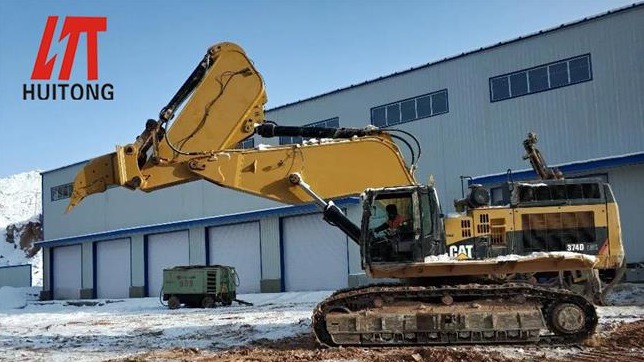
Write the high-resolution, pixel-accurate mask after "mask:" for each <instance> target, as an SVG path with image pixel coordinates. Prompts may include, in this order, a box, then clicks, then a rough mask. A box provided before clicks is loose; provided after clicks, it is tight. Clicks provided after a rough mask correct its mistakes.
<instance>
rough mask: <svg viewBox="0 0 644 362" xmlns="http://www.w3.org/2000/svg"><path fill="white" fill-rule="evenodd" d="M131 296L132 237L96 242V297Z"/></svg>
mask: <svg viewBox="0 0 644 362" xmlns="http://www.w3.org/2000/svg"><path fill="white" fill-rule="evenodd" d="M129 296H130V239H129V238H128V239H118V240H109V241H101V242H100V243H96V297H97V298H128V297H129Z"/></svg>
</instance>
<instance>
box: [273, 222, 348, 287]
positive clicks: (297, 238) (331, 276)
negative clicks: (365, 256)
mask: <svg viewBox="0 0 644 362" xmlns="http://www.w3.org/2000/svg"><path fill="white" fill-rule="evenodd" d="M282 228H283V229H282V232H283V240H282V242H283V249H284V271H283V275H284V285H285V288H286V291H289V292H290V291H306V290H336V289H340V288H346V287H347V286H348V276H349V271H348V268H349V267H348V256H347V236H346V235H345V234H344V233H343V232H341V231H340V230H338V229H337V228H335V227H333V226H331V225H329V224H327V223H326V222H325V221H324V220H322V215H321V214H314V215H304V216H296V217H288V218H284V219H282Z"/></svg>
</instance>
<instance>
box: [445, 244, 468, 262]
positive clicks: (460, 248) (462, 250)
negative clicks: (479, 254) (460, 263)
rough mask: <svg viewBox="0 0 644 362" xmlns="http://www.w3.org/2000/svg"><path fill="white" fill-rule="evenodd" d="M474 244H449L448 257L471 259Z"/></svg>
mask: <svg viewBox="0 0 644 362" xmlns="http://www.w3.org/2000/svg"><path fill="white" fill-rule="evenodd" d="M473 248H474V245H451V246H450V247H449V257H450V258H452V259H457V260H464V259H472V249H473Z"/></svg>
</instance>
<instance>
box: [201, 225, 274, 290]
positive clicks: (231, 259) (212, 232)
mask: <svg viewBox="0 0 644 362" xmlns="http://www.w3.org/2000/svg"><path fill="white" fill-rule="evenodd" d="M208 238H209V239H208V240H209V242H210V252H209V262H210V265H229V266H233V267H235V271H237V275H239V287H238V288H237V292H238V293H259V292H260V281H261V279H262V264H261V253H260V241H259V240H260V239H259V222H250V223H244V224H237V225H227V226H218V227H212V228H210V229H208Z"/></svg>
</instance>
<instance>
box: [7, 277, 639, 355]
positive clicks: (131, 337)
mask: <svg viewBox="0 0 644 362" xmlns="http://www.w3.org/2000/svg"><path fill="white" fill-rule="evenodd" d="M37 292H38V288H23V289H16V288H8V287H4V288H0V299H6V300H8V301H10V303H8V304H7V305H2V306H0V360H11V361H70V360H74V361H77V362H84V361H102V360H106V359H111V358H124V357H127V356H134V355H137V354H141V353H145V352H151V351H159V350H168V349H172V348H188V349H199V350H202V351H221V350H227V349H230V348H233V347H235V346H245V345H249V344H251V343H252V342H253V341H258V340H264V339H269V340H276V339H281V338H284V337H290V336H296V335H299V334H303V333H310V330H311V329H310V328H311V313H312V311H313V309H314V307H315V305H316V304H317V303H318V302H319V301H321V300H322V299H324V298H325V297H326V296H328V295H329V294H330V293H331V292H329V291H326V292H298V293H270V294H246V295H240V296H239V298H240V299H242V300H245V301H248V302H251V303H253V304H254V306H243V305H238V304H237V303H233V306H232V307H228V308H225V307H219V308H215V309H200V308H198V309H188V308H182V309H176V310H170V309H168V308H166V307H164V306H162V305H161V304H160V302H159V300H158V299H157V298H141V299H123V300H84V301H48V302H39V301H37V300H36V297H37V294H38V293H37ZM20 293H22V294H20ZM20 295H22V297H20ZM612 301H613V302H614V303H617V304H620V303H628V305H616V306H608V307H599V308H598V312H599V316H600V327H599V330H598V332H599V333H603V332H605V331H606V330H609V329H611V328H612V327H614V326H615V325H616V324H618V323H621V322H633V321H636V320H640V319H644V285H641V284H640V285H635V284H625V285H622V286H618V290H617V291H616V293H615V297H614V298H612ZM8 305H10V306H8ZM457 348H458V347H457ZM475 348H477V350H479V351H481V352H486V351H490V352H491V351H497V352H500V353H502V354H503V355H505V356H510V358H517V359H524V358H527V359H531V358H532V359H534V358H541V357H539V356H545V357H547V358H555V359H565V358H566V356H570V355H574V354H576V353H579V351H580V349H579V347H569V348H563V347H553V348H550V347H535V346H494V347H475Z"/></svg>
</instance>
